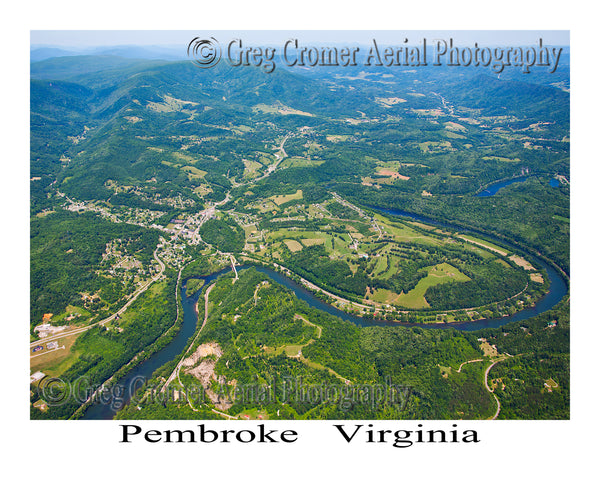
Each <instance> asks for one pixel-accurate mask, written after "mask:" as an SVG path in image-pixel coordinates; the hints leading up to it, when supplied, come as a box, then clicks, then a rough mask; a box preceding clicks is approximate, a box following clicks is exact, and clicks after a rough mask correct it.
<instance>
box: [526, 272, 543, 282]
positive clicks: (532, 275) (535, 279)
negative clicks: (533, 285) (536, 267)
mask: <svg viewBox="0 0 600 480" xmlns="http://www.w3.org/2000/svg"><path fill="white" fill-rule="evenodd" d="M529 278H531V281H532V282H537V283H544V277H542V274H541V273H530V274H529Z"/></svg>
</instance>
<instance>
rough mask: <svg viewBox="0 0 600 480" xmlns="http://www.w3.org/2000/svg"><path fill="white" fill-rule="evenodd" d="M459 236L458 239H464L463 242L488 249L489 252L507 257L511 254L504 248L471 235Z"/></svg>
mask: <svg viewBox="0 0 600 480" xmlns="http://www.w3.org/2000/svg"><path fill="white" fill-rule="evenodd" d="M457 236H458V238H462V239H463V240H466V241H467V242H471V243H474V244H475V245H479V246H480V247H484V248H487V249H488V250H491V251H493V252H496V253H499V254H500V255H504V256H506V255H508V254H509V253H510V252H509V251H508V250H506V249H504V248H502V247H499V246H498V245H495V244H493V243H491V242H488V241H486V240H481V239H480V238H476V237H472V236H470V235H457Z"/></svg>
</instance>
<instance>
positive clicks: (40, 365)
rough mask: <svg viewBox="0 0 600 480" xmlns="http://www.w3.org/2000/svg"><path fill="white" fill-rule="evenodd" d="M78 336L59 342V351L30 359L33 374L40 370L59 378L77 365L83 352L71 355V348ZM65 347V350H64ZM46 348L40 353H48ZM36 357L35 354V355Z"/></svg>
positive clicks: (62, 339)
mask: <svg viewBox="0 0 600 480" xmlns="http://www.w3.org/2000/svg"><path fill="white" fill-rule="evenodd" d="M77 337H78V335H71V336H70V337H64V338H61V339H59V340H58V349H55V350H52V351H50V352H51V353H46V354H44V355H39V356H36V357H33V358H31V359H30V362H29V366H30V368H31V371H32V372H36V371H38V370H40V371H42V372H44V373H45V374H46V375H48V376H49V377H58V376H59V375H61V374H63V373H64V372H66V371H67V369H68V368H69V367H70V366H71V365H73V364H74V363H75V361H76V360H77V358H78V357H79V355H80V354H81V352H78V353H71V347H72V346H73V344H74V343H75V340H77ZM63 346H64V348H62V347H63ZM47 351H48V350H46V347H45V346H44V349H43V350H41V351H40V352H36V353H42V352H47ZM34 355H35V354H34Z"/></svg>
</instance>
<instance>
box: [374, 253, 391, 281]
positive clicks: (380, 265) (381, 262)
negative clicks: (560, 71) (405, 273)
mask: <svg viewBox="0 0 600 480" xmlns="http://www.w3.org/2000/svg"><path fill="white" fill-rule="evenodd" d="M387 267H388V257H387V255H382V256H380V257H379V258H378V259H377V265H375V268H374V269H373V276H374V277H377V276H378V275H379V274H380V273H382V272H384V271H385V270H386V269H387Z"/></svg>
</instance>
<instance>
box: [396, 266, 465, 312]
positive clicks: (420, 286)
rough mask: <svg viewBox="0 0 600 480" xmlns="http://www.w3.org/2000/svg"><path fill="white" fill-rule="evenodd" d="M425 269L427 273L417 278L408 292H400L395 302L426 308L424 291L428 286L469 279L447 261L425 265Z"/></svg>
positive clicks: (409, 306)
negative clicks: (417, 280) (419, 278)
mask: <svg viewBox="0 0 600 480" xmlns="http://www.w3.org/2000/svg"><path fill="white" fill-rule="evenodd" d="M425 270H428V275H427V276H426V277H425V278H422V279H421V280H419V283H417V285H416V286H415V288H413V289H412V290H411V291H410V292H408V293H402V294H400V295H399V296H398V299H397V300H396V302H395V303H397V304H398V305H401V306H403V307H407V308H428V307H429V304H428V303H427V300H425V292H426V291H427V289H428V288H429V287H432V286H434V285H439V284H441V283H448V282H468V281H469V280H470V278H469V277H467V276H466V275H465V274H464V273H461V272H460V271H459V270H457V269H456V268H455V267H453V266H452V265H449V264H447V263H440V264H438V265H434V266H432V267H427V268H426V269H425Z"/></svg>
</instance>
